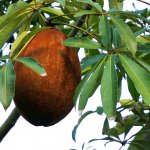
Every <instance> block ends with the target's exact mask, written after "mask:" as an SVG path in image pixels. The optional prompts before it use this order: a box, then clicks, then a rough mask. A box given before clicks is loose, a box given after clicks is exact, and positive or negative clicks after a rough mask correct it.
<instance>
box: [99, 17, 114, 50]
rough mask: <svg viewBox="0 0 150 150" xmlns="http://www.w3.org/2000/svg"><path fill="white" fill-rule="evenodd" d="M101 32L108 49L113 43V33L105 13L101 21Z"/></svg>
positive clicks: (102, 39)
mask: <svg viewBox="0 0 150 150" xmlns="http://www.w3.org/2000/svg"><path fill="white" fill-rule="evenodd" d="M99 34H100V35H101V41H102V43H103V45H104V46H105V48H106V49H107V50H108V49H109V48H110V45H111V41H110V39H111V33H110V26H109V21H108V19H107V17H106V16H105V15H102V16H101V18H100V21H99Z"/></svg>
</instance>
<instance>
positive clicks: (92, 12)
mask: <svg viewBox="0 0 150 150" xmlns="http://www.w3.org/2000/svg"><path fill="white" fill-rule="evenodd" d="M91 14H96V11H93V10H80V11H79V12H77V13H76V14H75V15H74V17H80V16H83V15H91Z"/></svg>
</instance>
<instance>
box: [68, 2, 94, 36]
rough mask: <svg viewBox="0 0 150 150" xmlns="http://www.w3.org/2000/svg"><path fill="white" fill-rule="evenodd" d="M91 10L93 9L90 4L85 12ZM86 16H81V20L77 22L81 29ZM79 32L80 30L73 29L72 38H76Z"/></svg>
mask: <svg viewBox="0 0 150 150" xmlns="http://www.w3.org/2000/svg"><path fill="white" fill-rule="evenodd" d="M93 1H95V0H93ZM91 9H92V6H91V5H89V4H87V5H86V6H85V10H91ZM86 16H87V15H83V16H81V17H80V18H79V20H78V21H77V23H76V26H78V27H81V26H82V25H83V23H84V21H85V19H86ZM78 30H79V29H78V28H73V29H72V30H71V32H70V34H69V36H70V37H74V36H76V34H77V33H78Z"/></svg>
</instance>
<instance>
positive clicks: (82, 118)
mask: <svg viewBox="0 0 150 150" xmlns="http://www.w3.org/2000/svg"><path fill="white" fill-rule="evenodd" d="M92 113H95V111H87V112H85V113H84V114H83V115H82V116H81V117H80V119H79V120H78V123H77V125H76V126H75V127H74V129H73V131H72V139H73V140H74V141H76V132H77V129H78V127H79V125H80V124H81V122H82V121H83V120H84V119H85V118H86V117H87V116H88V115H90V114H92Z"/></svg>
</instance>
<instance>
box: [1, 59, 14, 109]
mask: <svg viewBox="0 0 150 150" xmlns="http://www.w3.org/2000/svg"><path fill="white" fill-rule="evenodd" d="M0 87H1V88H0V102H1V103H2V105H3V107H4V108H5V109H7V108H8V107H9V105H10V103H11V101H12V98H13V97H14V92H15V73H14V67H13V64H12V63H11V62H10V61H9V62H7V63H5V64H4V65H3V66H2V68H0Z"/></svg>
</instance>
